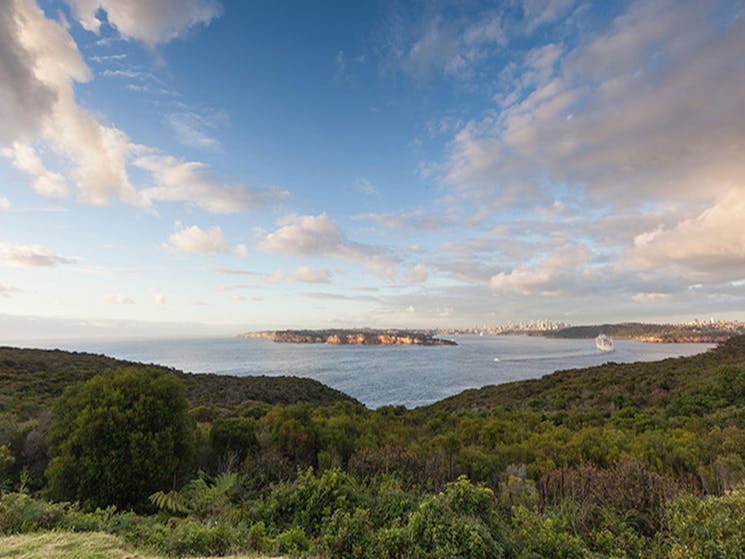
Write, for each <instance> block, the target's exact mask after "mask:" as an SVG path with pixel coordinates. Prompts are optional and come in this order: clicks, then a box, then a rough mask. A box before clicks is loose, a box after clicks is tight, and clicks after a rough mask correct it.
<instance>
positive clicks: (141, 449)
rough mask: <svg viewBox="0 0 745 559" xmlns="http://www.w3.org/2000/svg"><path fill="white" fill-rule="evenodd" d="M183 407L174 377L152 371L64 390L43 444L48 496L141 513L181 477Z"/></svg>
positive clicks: (188, 437) (107, 376) (188, 442)
mask: <svg viewBox="0 0 745 559" xmlns="http://www.w3.org/2000/svg"><path fill="white" fill-rule="evenodd" d="M187 405H188V404H187V402H186V396H185V395H184V387H183V385H182V384H181V383H180V382H179V380H178V379H177V378H176V376H175V375H173V374H171V373H167V372H163V371H160V370H158V369H135V368H128V369H117V370H114V371H109V372H107V373H104V374H101V375H99V376H96V377H93V378H91V379H90V380H87V381H85V382H84V383H82V384H80V385H73V386H71V387H69V388H67V389H66V390H65V392H64V393H63V394H62V396H61V397H60V398H59V400H57V402H56V403H55V406H54V412H53V417H52V423H51V429H50V431H49V435H48V437H47V441H48V444H49V455H50V457H51V461H50V462H49V466H48V467H47V470H46V475H47V491H48V493H49V496H50V497H52V498H53V499H55V500H66V501H79V502H80V503H82V504H83V506H85V507H87V508H95V507H106V506H109V505H114V506H116V507H119V508H125V509H129V508H136V509H140V510H141V509H143V506H144V505H145V504H146V503H147V498H148V496H149V495H151V494H152V493H153V492H155V491H157V490H159V489H163V488H168V487H169V485H170V484H172V483H173V482H174V481H175V480H177V479H180V477H181V476H183V475H184V474H185V473H186V471H187V470H188V467H189V461H190V459H191V452H192V431H191V429H190V425H189V418H188V415H187ZM122 465H126V467H122Z"/></svg>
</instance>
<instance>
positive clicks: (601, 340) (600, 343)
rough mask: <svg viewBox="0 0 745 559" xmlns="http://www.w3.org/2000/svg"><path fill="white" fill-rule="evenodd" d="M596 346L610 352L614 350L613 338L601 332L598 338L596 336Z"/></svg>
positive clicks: (600, 349) (599, 349)
mask: <svg viewBox="0 0 745 559" xmlns="http://www.w3.org/2000/svg"><path fill="white" fill-rule="evenodd" d="M595 347H596V348H598V351H602V352H605V353H608V352H610V351H613V340H611V339H610V338H609V337H608V336H606V335H605V334H600V335H599V336H598V337H597V338H595Z"/></svg>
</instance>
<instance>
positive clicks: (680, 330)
mask: <svg viewBox="0 0 745 559" xmlns="http://www.w3.org/2000/svg"><path fill="white" fill-rule="evenodd" d="M599 334H607V335H609V336H612V337H614V338H626V339H632V340H643V341H647V342H663V343H664V342H673V343H674V342H702V343H707V342H708V343H716V342H722V341H725V340H727V339H728V338H730V337H732V336H736V335H742V334H745V327H743V324H742V323H737V322H735V323H715V324H706V323H699V324H647V323H641V322H622V323H620V324H593V325H588V326H569V327H567V328H562V329H561V330H550V331H542V332H540V335H542V336H546V337H548V338H595V337H597V336H598V335H599Z"/></svg>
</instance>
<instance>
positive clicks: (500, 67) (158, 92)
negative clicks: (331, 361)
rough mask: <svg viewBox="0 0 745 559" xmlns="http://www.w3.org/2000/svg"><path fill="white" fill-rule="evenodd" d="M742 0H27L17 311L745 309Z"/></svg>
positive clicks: (29, 317) (391, 319) (661, 312)
mask: <svg viewBox="0 0 745 559" xmlns="http://www.w3.org/2000/svg"><path fill="white" fill-rule="evenodd" d="M744 49H745V27H744V23H743V4H742V2H738V1H714V0H712V1H704V2H677V1H672V0H656V1H651V0H647V1H633V2H583V1H581V0H511V1H509V2H488V3H487V2H423V3H419V2H408V3H404V2H388V1H386V2H365V3H348V2H324V3H307V2H294V3H277V2H265V3H247V2H238V1H227V0H226V1H222V2H218V1H217V0H162V1H160V2H156V3H153V2H148V1H146V0H128V1H127V2H125V1H123V0H38V1H35V0H11V1H10V7H9V9H8V10H5V11H4V13H3V14H2V15H1V16H0V100H2V103H0V334H2V335H3V336H4V337H6V338H7V339H16V338H33V337H34V336H36V337H48V336H52V337H65V336H91V335H101V336H117V335H130V336H131V335H164V334H174V335H175V334H179V335H181V334H189V333H193V334H196V333H200V334H201V333H229V332H238V331H242V330H246V329H257V328H276V327H330V326H380V327H393V326H396V327H402V326H411V327H437V326H441V327H445V326H473V325H481V324H499V323H504V322H507V321H512V320H525V319H534V318H550V319H553V320H562V321H566V322H570V323H575V324H578V323H588V322H607V321H611V322H613V321H622V320H645V321H652V320H680V319H688V318H692V317H709V316H716V317H720V318H730V319H741V318H742V316H743V310H745V228H743V227H742V225H741V222H742V220H743V217H744V216H745V157H743V156H742V154H743V152H744V151H745V105H743V103H742V99H743V98H745V62H744V61H743V57H742V52H744V51H745V50H744Z"/></svg>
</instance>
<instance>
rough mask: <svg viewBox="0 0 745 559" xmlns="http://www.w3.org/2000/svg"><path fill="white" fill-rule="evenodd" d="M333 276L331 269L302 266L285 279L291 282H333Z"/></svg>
mask: <svg viewBox="0 0 745 559" xmlns="http://www.w3.org/2000/svg"><path fill="white" fill-rule="evenodd" d="M333 277H334V276H333V274H332V273H331V271H330V270H326V269H323V268H320V269H318V268H308V267H307V266H300V267H299V268H298V269H296V270H295V271H294V272H292V273H290V274H287V277H286V278H285V279H286V281H288V282H291V283H294V282H302V283H331V281H332V280H333Z"/></svg>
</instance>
